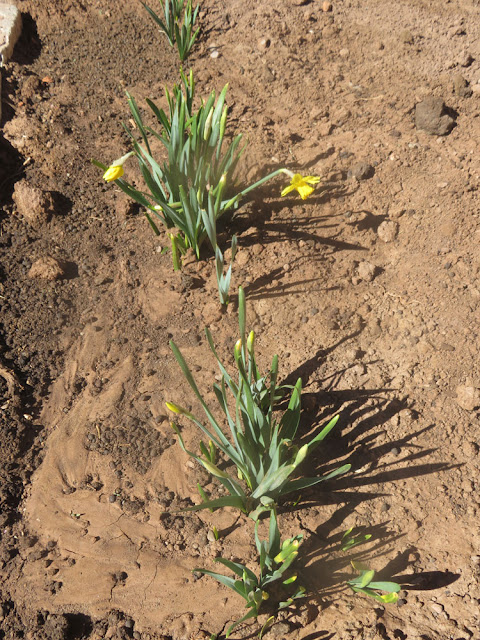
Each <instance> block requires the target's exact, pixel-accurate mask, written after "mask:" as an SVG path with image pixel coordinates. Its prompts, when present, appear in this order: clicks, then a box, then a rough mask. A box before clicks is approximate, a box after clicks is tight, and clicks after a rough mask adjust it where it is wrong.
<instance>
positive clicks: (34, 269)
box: [28, 256, 65, 280]
mask: <svg viewBox="0 0 480 640" xmlns="http://www.w3.org/2000/svg"><path fill="white" fill-rule="evenodd" d="M64 275H65V270H64V269H63V267H62V266H61V264H60V262H59V261H58V260H55V258H52V257H51V256H45V257H44V258H39V259H38V260H36V261H35V262H34V263H33V264H32V266H31V267H30V271H29V272H28V277H29V278H38V279H40V280H58V279H59V278H63V276H64Z"/></svg>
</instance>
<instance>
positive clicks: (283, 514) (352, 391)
mask: <svg viewBox="0 0 480 640" xmlns="http://www.w3.org/2000/svg"><path fill="white" fill-rule="evenodd" d="M16 4H17V6H18V8H19V9H20V11H21V12H22V17H23V32H22V36H21V38H20V40H19V42H18V43H17V45H16V47H15V51H14V55H13V58H12V60H10V61H9V62H8V63H7V64H6V65H5V67H4V69H3V77H2V85H3V86H2V89H3V91H2V96H3V98H2V100H3V103H2V108H3V120H2V130H1V132H0V205H1V211H0V256H1V261H0V308H1V316H0V318H1V320H0V429H1V432H0V433H1V436H0V437H1V445H2V446H1V447H0V524H1V527H0V569H1V578H2V579H1V581H0V597H1V607H0V638H6V639H7V640H10V639H11V640H13V639H17V638H18V639H19V638H26V639H29V640H37V639H40V640H42V639H45V640H57V639H58V640H70V639H75V638H78V639H80V638H84V639H87V638H88V639H89V640H100V639H103V638H113V639H117V638H136V639H137V640H138V639H141V640H148V639H150V640H158V639H161V638H172V639H174V640H184V639H187V638H188V639H194V638H195V639H202V638H205V639H206V638H209V637H210V635H211V634H220V635H222V634H224V633H225V631H226V629H227V628H228V626H229V625H230V624H231V622H232V621H233V620H235V619H238V618H239V617H240V616H241V615H243V601H242V600H241V599H240V597H237V596H236V595H235V594H233V593H231V592H229V591H228V590H227V589H226V588H225V587H223V586H221V585H219V584H217V583H216V582H215V581H214V580H213V579H211V578H209V577H205V576H204V577H201V575H200V574H195V573H192V569H194V568H195V567H205V568H210V569H212V568H213V567H215V566H216V565H214V563H213V558H215V557H216V556H218V555H222V556H223V557H226V558H231V559H234V560H237V561H242V562H247V563H249V564H250V566H252V567H254V566H255V565H254V563H255V560H256V551H255V547H254V544H253V537H252V527H253V525H252V523H251V522H250V521H248V519H247V518H245V517H244V516H238V515H237V514H236V513H235V512H233V511H229V510H228V509H227V510H225V511H223V512H220V511H218V512H215V513H213V514H211V513H210V512H208V511H206V512H200V514H199V515H197V514H188V513H185V512H182V511H181V510H182V509H184V508H185V507H187V506H189V505H192V504H195V503H197V502H198V501H199V498H198V493H197V488H196V487H197V483H200V484H202V486H204V487H205V488H206V490H207V491H208V492H209V493H210V494H211V495H212V497H218V496H220V495H222V493H221V491H220V490H219V488H218V485H217V484H216V483H214V482H212V480H211V478H210V477H209V476H208V475H207V474H206V472H205V471H202V470H201V469H199V468H197V466H196V465H195V464H193V463H192V462H191V461H190V460H189V459H188V457H187V456H186V455H185V454H184V453H183V452H182V451H181V449H180V447H179V445H178V443H177V442H176V440H175V438H174V437H173V436H174V433H173V431H172V430H171V428H170V425H169V420H170V418H169V416H167V411H166V409H165V404H164V403H165V401H175V402H176V403H178V404H180V405H183V406H186V407H189V408H193V409H194V410H198V406H197V404H195V402H194V398H192V394H191V393H190V389H189V387H188V385H187V383H186V381H185V380H184V379H183V377H182V375H181V372H180V370H179V368H178V365H177V363H176V361H175V359H174V357H173V354H172V353H171V350H170V348H169V346H168V341H169V340H170V339H171V338H174V340H175V342H176V343H177V344H178V345H179V347H180V348H181V350H182V352H183V354H184V356H185V358H186V360H187V361H188V363H189V365H190V367H191V368H192V371H193V372H194V373H195V376H196V378H197V381H198V384H199V386H200V388H201V390H202V392H204V393H205V395H206V398H207V399H208V401H209V402H210V401H213V400H214V395H213V393H212V391H211V384H212V382H213V380H214V379H215V376H217V377H218V371H217V369H216V366H215V362H214V358H213V356H212V354H211V353H210V351H209V348H208V344H207V341H206V339H205V336H204V332H203V329H204V327H205V326H208V327H209V328H210V330H211V332H212V334H213V336H214V339H215V342H216V344H217V347H218V351H219V354H220V356H221V358H222V359H223V360H224V361H225V362H227V363H228V364H229V366H232V360H233V358H232V354H233V345H234V344H235V342H236V340H237V339H238V327H237V315H236V290H237V288H238V286H239V285H242V286H243V287H244V288H245V292H246V296H247V306H248V311H247V314H248V326H249V328H252V329H254V330H255V331H256V335H257V351H258V357H259V361H260V364H261V368H262V369H264V370H265V371H266V370H267V369H268V366H269V362H270V361H271V358H272V357H273V355H274V354H278V355H279V359H280V374H281V377H282V379H283V380H284V381H285V382H287V383H289V384H294V383H295V381H296V379H297V378H298V377H301V378H302V381H303V386H304V394H303V407H304V411H303V417H302V422H301V436H302V437H303V436H306V435H307V434H309V433H314V432H315V430H316V429H318V428H320V427H321V426H323V425H324V424H325V423H326V421H327V420H328V419H329V418H330V417H331V416H333V415H334V414H335V413H340V420H339V423H338V425H337V427H336V428H335V430H334V431H332V433H331V434H330V436H329V438H328V439H327V440H326V441H325V442H324V444H323V446H322V447H321V448H319V449H317V450H316V451H315V454H313V455H312V458H311V459H310V460H309V461H308V464H306V465H305V468H304V472H305V475H314V474H324V473H327V472H328V471H331V470H332V469H334V468H335V467H337V466H339V465H340V464H344V463H347V462H348V463H350V464H351V465H352V471H351V472H350V473H349V474H347V475H345V476H342V477H340V478H337V479H335V480H332V481H331V482H329V483H325V484H323V485H320V487H321V488H320V489H318V488H313V489H311V490H307V491H305V492H303V494H302V496H301V499H300V501H299V502H298V504H295V505H293V504H288V503H287V504H284V505H283V506H282V507H281V508H280V515H279V522H280V527H281V530H282V533H283V535H284V536H293V535H296V534H298V533H303V535H304V543H303V545H302V547H301V548H300V554H299V560H298V569H299V583H300V584H303V585H305V587H306V588H307V594H308V596H307V598H306V599H304V600H303V601H299V604H298V606H296V607H292V608H291V609H288V610H286V611H285V612H283V613H282V614H280V615H279V616H278V617H277V619H276V622H275V625H274V626H273V627H272V628H271V630H269V631H268V633H267V634H266V635H265V637H266V638H267V639H269V638H270V639H273V638H286V639H288V640H290V639H292V640H293V639H294V638H295V639H296V638H298V639H299V640H302V639H305V640H307V639H308V640H312V639H313V638H318V639H319V640H320V639H321V640H327V639H329V640H333V639H335V640H398V639H399V640H447V639H451V640H470V639H477V638H480V615H479V611H480V587H479V577H480V529H479V527H478V517H479V508H480V498H479V495H480V493H479V480H478V478H479V462H480V456H479V443H480V428H479V420H478V419H479V408H480V374H479V368H478V361H479V353H480V340H479V332H478V326H479V323H480V306H479V302H480V288H479V286H478V279H479V275H480V253H479V251H478V242H479V239H480V235H479V234H480V223H479V211H480V208H479V187H480V161H479V156H478V148H479V143H480V120H479V118H478V113H479V105H480V102H479V101H480V47H479V43H480V16H479V13H480V7H479V4H478V1H476V0H451V1H449V2H443V1H440V0H435V1H430V2H420V1H419V0H405V1H404V2H394V1H393V0H364V1H362V2H359V1H357V0H343V1H341V0H337V1H333V2H332V3H331V5H332V6H329V3H324V2H322V1H319V0H313V1H310V2H308V0H307V1H305V0H272V1H271V2H256V1H254V0H242V1H240V0H228V1H227V2H224V3H218V2H215V1H214V0H204V1H203V2H202V3H201V10H200V14H199V19H198V24H199V25H200V27H201V34H200V37H199V40H198V41H197V43H196V45H195V47H194V48H193V51H192V54H191V56H190V57H189V58H188V60H187V61H186V62H185V63H184V69H185V71H188V70H189V69H190V68H192V69H193V71H194V76H195V80H196V86H197V95H198V97H202V96H203V97H206V96H208V94H209V93H210V91H212V90H214V89H215V90H216V91H218V92H219V91H220V90H221V89H222V87H223V86H224V85H225V84H226V83H228V84H229V90H228V94H227V102H228V105H229V127H230V133H231V134H232V135H233V134H234V133H235V132H242V133H244V135H245V139H246V140H248V147H247V150H246V152H245V155H244V161H243V163H242V165H241V167H240V170H239V182H240V183H241V184H250V183H251V182H252V181H253V180H254V179H256V178H259V177H261V176H263V175H265V174H266V173H267V172H268V171H271V170H274V169H275V168H278V167H281V166H286V167H288V168H289V169H291V170H292V171H295V172H297V171H298V172H301V173H302V174H303V175H319V176H322V182H321V184H320V185H319V186H318V187H317V189H316V191H315V194H314V195H312V196H311V197H310V198H309V199H308V200H306V201H305V202H303V201H301V200H300V199H299V198H298V197H297V196H296V195H295V194H291V195H290V196H288V197H286V198H281V197H280V191H281V189H282V188H283V187H284V186H285V183H284V182H283V183H282V181H281V180H280V179H277V180H276V181H274V182H271V183H268V184H266V185H265V186H264V187H262V188H260V189H258V190H257V191H256V192H255V193H254V194H253V196H252V199H250V200H247V199H246V200H245V201H244V202H243V203H242V204H241V207H240V208H239V210H238V213H237V214H236V215H235V217H234V218H233V219H230V220H222V222H221V229H220V231H221V234H220V240H221V244H222V246H224V247H226V246H227V240H228V238H229V237H230V236H231V234H232V233H233V232H235V233H236V234H237V236H238V239H239V252H238V255H237V258H236V261H235V264H234V270H233V285H232V303H231V304H230V305H229V306H228V308H227V310H226V311H224V310H222V308H221V307H220V305H219V303H218V299H217V292H216V282H215V277H214V265H213V259H212V256H211V255H209V254H208V252H206V253H205V255H204V256H203V257H202V260H201V261H200V262H196V261H195V260H192V259H191V258H187V259H186V260H185V264H184V267H183V270H182V272H181V273H175V272H174V271H173V269H172V265H171V257H170V255H169V253H168V252H167V253H164V252H163V251H162V249H163V248H165V247H168V242H167V237H166V236H165V235H164V234H163V233H162V234H161V235H160V236H158V237H156V236H155V235H154V234H153V233H152V231H151V229H150V227H149V226H148V223H147V221H146V220H145V218H144V216H143V215H142V212H141V211H140V210H139V208H138V207H137V206H136V205H135V204H134V203H132V202H130V201H129V200H128V199H127V198H126V196H124V194H122V193H121V192H120V191H119V190H118V189H117V188H116V187H115V186H114V185H108V184H105V183H103V182H102V178H101V172H100V171H99V170H98V169H97V168H96V167H95V166H93V165H92V164H91V162H90V161H91V159H92V158H95V159H97V160H100V161H102V162H105V163H106V164H108V163H109V162H111V161H112V160H114V159H115V158H118V157H120V156H121V155H123V154H124V153H126V151H127V150H128V149H129V146H128V144H129V143H128V137H127V135H126V133H125V132H124V130H123V128H122V124H121V123H122V122H125V123H127V124H130V125H131V122H129V120H130V118H131V115H130V113H129V110H128V106H127V102H126V96H125V92H126V91H128V92H129V93H131V94H132V95H133V96H134V97H135V99H136V100H137V102H138V104H139V105H140V108H141V109H143V106H144V104H145V102H144V99H145V98H146V97H150V98H152V99H154V100H155V101H157V102H158V103H159V104H161V105H165V104H166V102H165V98H164V87H165V86H166V87H167V88H169V89H170V90H171V88H172V86H173V84H174V83H175V82H178V81H179V62H178V57H177V55H176V53H175V51H173V50H171V49H170V48H169V47H168V44H167V43H166V40H165V38H164V37H162V36H161V35H160V34H159V33H158V31H157V29H156V27H155V25H154V24H153V22H152V21H151V19H150V18H149V16H148V15H147V14H146V12H145V10H144V9H143V7H142V6H141V4H140V3H139V2H137V1H136V0H125V1H124V2H122V3H119V6H113V5H112V3H108V2H106V1H105V0H83V1H72V0H50V1H49V2H46V1H44V2H38V0H17V2H16ZM432 97H433V98H438V99H440V102H439V103H438V104H437V103H435V101H432V100H431V98H432ZM442 101H443V102H442ZM419 103H424V106H423V107H419V108H417V106H416V105H418V104H419ZM443 103H444V107H442V104H443ZM425 105H427V106H428V105H429V106H428V108H427V109H426V114H425ZM422 109H423V110H424V111H423V114H422ZM435 109H437V111H438V114H437V115H439V117H440V118H441V121H439V120H438V118H437V120H436V119H435V118H436V116H435ZM442 109H443V110H442ZM419 110H420V114H419ZM422 118H423V119H422ZM449 118H451V119H449ZM425 129H427V130H425ZM126 171H127V172H128V173H129V174H130V175H131V176H133V178H132V179H133V180H138V183H139V184H140V180H139V176H138V172H137V170H136V169H135V167H134V163H133V162H130V163H128V164H127V165H126ZM33 265H35V268H34V269H33V271H31V268H32V266H33ZM180 424H181V427H182V431H183V434H184V437H185V440H186V443H187V446H188V447H189V448H193V449H197V448H198V444H199V434H198V433H197V432H196V431H195V430H194V429H193V428H192V426H191V425H190V424H187V423H182V422H180ZM214 526H215V527H216V528H217V529H218V531H219V532H220V537H219V540H216V539H215V536H214V535H213V527H214ZM262 527H264V525H262ZM350 527H356V528H357V531H359V532H363V533H370V534H372V538H371V541H370V543H368V544H367V545H364V546H362V547H356V548H355V549H353V550H351V551H350V552H347V553H342V552H341V550H340V545H341V539H342V535H343V532H344V531H345V530H346V529H348V528H350ZM262 532H263V535H265V536H266V531H264V529H262ZM352 560H353V561H363V562H365V563H367V564H368V566H370V567H372V568H373V569H375V570H376V571H377V572H378V574H377V575H378V577H379V578H380V579H390V580H392V579H393V580H396V581H398V582H400V583H401V584H402V591H401V593H400V599H399V601H398V604H397V605H388V606H383V605H381V603H378V602H375V601H374V600H371V601H370V600H367V599H366V598H364V597H362V596H359V595H357V596H354V595H353V594H351V593H350V592H349V591H348V589H347V588H346V586H345V583H346V581H347V580H348V579H350V578H351V577H352V576H353V575H354V572H353V570H352V567H351V561H352ZM267 615H268V611H267V607H265V613H264V614H263V615H262V616H260V618H259V621H258V622H259V623H260V625H261V624H263V622H265V620H266V617H267ZM259 628H260V626H259V624H257V623H255V622H254V623H251V622H249V623H248V624H246V625H243V626H240V627H239V628H238V629H237V630H235V632H234V634H232V637H253V636H254V634H255V633H257V632H258V630H259Z"/></svg>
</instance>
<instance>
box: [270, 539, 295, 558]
mask: <svg viewBox="0 0 480 640" xmlns="http://www.w3.org/2000/svg"><path fill="white" fill-rule="evenodd" d="M299 544H300V543H299V542H298V540H294V541H293V542H291V543H290V544H289V545H287V546H286V547H285V549H282V551H280V553H279V554H278V555H276V556H275V558H274V561H275V562H276V563H277V564H280V562H283V561H284V560H286V559H287V558H289V557H290V556H291V555H293V554H295V555H294V557H295V556H297V555H298V551H297V549H298V547H299Z"/></svg>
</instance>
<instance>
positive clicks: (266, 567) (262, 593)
mask: <svg viewBox="0 0 480 640" xmlns="http://www.w3.org/2000/svg"><path fill="white" fill-rule="evenodd" d="M258 528H259V521H257V523H256V525H255V544H256V547H257V551H258V556H259V557H258V564H257V570H256V572H255V571H252V570H251V569H250V568H249V567H247V566H245V565H244V564H241V563H240V562H233V561H232V560H227V559H226V558H215V562H218V563H219V564H223V565H224V566H225V567H227V569H229V570H230V571H231V572H232V573H233V574H234V576H235V577H233V578H232V577H230V576H226V575H224V574H223V573H216V572H214V571H209V570H208V569H194V571H196V572H199V573H204V574H205V575H207V576H211V577H212V578H215V580H218V582H220V583H221V584H223V585H225V586H226V587H229V588H230V589H232V591H235V592H236V593H238V595H239V596H241V597H242V598H243V599H244V600H245V602H246V605H245V606H246V608H247V609H248V612H247V613H246V614H245V615H244V616H243V617H242V618H240V620H237V621H236V622H234V623H233V624H232V625H231V626H230V627H229V628H228V629H227V632H226V636H225V637H226V638H228V637H229V635H230V634H231V633H232V631H233V630H234V629H235V627H237V626H238V625H239V624H240V623H242V622H245V621H246V620H249V619H250V618H256V617H258V615H260V613H261V612H262V605H263V603H264V602H265V601H266V600H270V596H271V595H272V596H273V599H274V601H273V602H271V606H270V609H271V610H273V611H274V612H276V611H280V610H281V609H285V608H286V607H289V606H290V605H292V604H293V601H294V600H297V599H298V598H303V597H304V596H305V587H302V586H299V585H297V584H296V579H297V575H296V574H295V573H293V574H292V573H291V571H290V565H291V564H292V563H293V562H294V561H295V559H296V557H297V555H298V547H299V546H300V543H301V542H302V539H303V536H302V535H301V534H299V535H296V536H294V537H293V538H289V539H287V540H283V542H282V541H281V537H280V531H279V529H278V524H277V514H276V511H275V509H272V510H271V512H270V523H269V527H268V533H269V535H268V540H260V537H259V535H258ZM274 619H275V616H271V617H270V618H268V620H267V621H266V622H265V624H264V625H263V628H262V630H261V631H260V633H259V635H258V637H259V638H261V637H262V636H263V633H264V631H265V630H266V628H267V627H268V626H270V625H271V624H272V623H273V621H274Z"/></svg>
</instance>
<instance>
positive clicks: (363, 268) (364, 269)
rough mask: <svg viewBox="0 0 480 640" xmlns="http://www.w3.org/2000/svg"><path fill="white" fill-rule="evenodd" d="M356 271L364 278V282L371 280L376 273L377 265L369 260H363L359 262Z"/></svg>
mask: <svg viewBox="0 0 480 640" xmlns="http://www.w3.org/2000/svg"><path fill="white" fill-rule="evenodd" d="M357 271H358V275H359V277H360V278H361V279H362V280H365V282H372V280H373V279H374V278H375V276H376V274H377V267H376V266H375V265H374V264H372V263H371V262H367V261H366V260H365V261H363V262H360V264H359V265H358V269H357Z"/></svg>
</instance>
